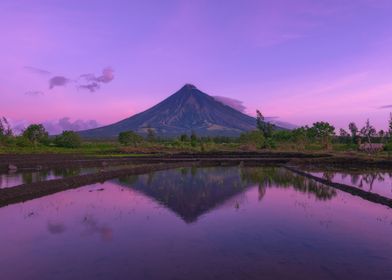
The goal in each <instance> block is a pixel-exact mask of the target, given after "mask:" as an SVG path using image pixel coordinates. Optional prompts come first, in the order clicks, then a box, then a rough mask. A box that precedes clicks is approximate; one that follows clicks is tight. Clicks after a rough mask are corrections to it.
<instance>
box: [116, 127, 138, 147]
mask: <svg viewBox="0 0 392 280" xmlns="http://www.w3.org/2000/svg"><path fill="white" fill-rule="evenodd" d="M118 142H120V143H121V144H123V145H125V146H127V145H133V146H134V147H136V146H137V145H138V144H140V143H142V142H143V138H142V137H141V136H140V135H138V134H136V133H135V132H133V131H124V132H120V133H119V134H118Z"/></svg>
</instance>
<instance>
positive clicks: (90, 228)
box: [82, 215, 113, 241]
mask: <svg viewBox="0 0 392 280" xmlns="http://www.w3.org/2000/svg"><path fill="white" fill-rule="evenodd" d="M82 224H83V225H84V226H85V228H86V230H85V231H84V233H83V234H84V235H94V234H99V235H100V236H101V238H102V240H106V241H110V240H112V237H113V231H112V229H111V228H110V227H108V226H105V225H99V223H98V222H97V220H96V219H95V218H94V217H93V216H91V215H89V216H85V217H84V219H83V221H82Z"/></svg>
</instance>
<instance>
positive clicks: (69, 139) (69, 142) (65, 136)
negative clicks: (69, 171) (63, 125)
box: [54, 131, 82, 148]
mask: <svg viewBox="0 0 392 280" xmlns="http://www.w3.org/2000/svg"><path fill="white" fill-rule="evenodd" d="M54 144H55V145H56V146H58V147H64V148H80V147H81V146H82V139H81V138H80V136H79V134H77V133H76V132H74V131H63V133H61V134H60V135H58V136H56V138H55V139H54Z"/></svg>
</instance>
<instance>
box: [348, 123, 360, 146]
mask: <svg viewBox="0 0 392 280" xmlns="http://www.w3.org/2000/svg"><path fill="white" fill-rule="evenodd" d="M348 128H349V129H350V132H351V138H352V140H353V143H356V141H357V135H358V127H357V125H356V124H355V123H354V122H350V123H349V124H348Z"/></svg>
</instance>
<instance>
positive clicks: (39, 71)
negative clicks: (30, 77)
mask: <svg viewBox="0 0 392 280" xmlns="http://www.w3.org/2000/svg"><path fill="white" fill-rule="evenodd" d="M23 68H24V69H25V70H27V71H29V72H31V73H34V74H39V75H50V74H51V73H50V72H49V71H46V70H44V69H41V68H37V67H33V66H25V67H23Z"/></svg>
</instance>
